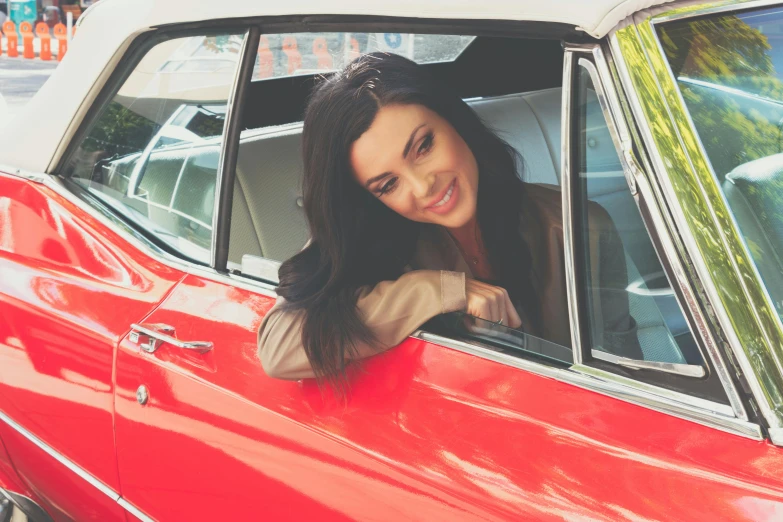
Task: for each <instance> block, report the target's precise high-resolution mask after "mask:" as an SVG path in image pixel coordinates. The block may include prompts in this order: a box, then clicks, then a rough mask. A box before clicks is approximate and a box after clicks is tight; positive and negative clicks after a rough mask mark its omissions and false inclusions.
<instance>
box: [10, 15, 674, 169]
mask: <svg viewBox="0 0 783 522" xmlns="http://www.w3.org/2000/svg"><path fill="white" fill-rule="evenodd" d="M670 1H672V0H589V1H588V0H546V1H541V0H491V1H483V2H482V1H476V0H394V1H390V0H384V1H379V0H330V1H329V2H324V0H288V1H286V2H269V1H259V0H222V1H216V0H188V1H187V2H175V1H173V0H100V1H99V2H97V3H96V4H94V5H93V6H92V7H91V8H90V9H89V10H88V11H86V12H85V14H84V15H82V16H83V21H82V20H80V22H81V23H80V24H79V26H78V29H77V33H76V36H75V37H74V39H73V41H72V42H71V47H70V48H69V50H68V54H67V55H66V56H65V59H64V60H63V62H62V63H61V64H60V65H59V66H58V67H57V70H56V71H55V72H54V73H53V74H52V76H51V77H50V78H49V80H48V81H47V82H46V84H45V85H44V86H43V87H42V88H41V90H40V91H39V92H38V94H36V96H35V97H34V98H33V99H32V100H31V101H30V103H29V104H28V105H27V106H26V107H25V108H24V109H23V110H21V111H19V112H18V113H17V114H16V116H15V117H14V118H13V119H11V120H10V121H9V122H8V123H7V124H6V125H5V126H3V127H2V128H0V166H3V167H10V168H18V169H22V170H25V171H30V172H47V171H48V170H49V169H50V168H53V165H52V162H53V159H54V158H56V157H57V156H58V155H59V153H60V152H61V151H60V150H59V149H60V147H63V146H65V145H66V143H64V140H63V138H64V137H65V134H66V133H67V132H68V130H69V128H70V127H71V125H70V123H71V122H72V121H74V120H75V119H77V120H80V119H81V118H83V116H84V113H85V112H86V110H87V109H88V108H89V107H88V105H89V102H90V101H91V100H92V98H93V97H94V95H95V91H96V90H99V89H100V87H101V86H102V85H103V84H104V83H105V81H106V79H107V77H108V75H109V74H110V73H111V71H112V70H113V69H114V68H115V67H116V65H117V60H118V59H119V58H120V57H121V56H122V52H124V50H125V48H126V47H127V46H128V45H129V44H130V42H131V41H132V40H133V38H134V37H135V36H137V35H139V34H141V33H143V32H146V31H149V30H150V29H151V28H154V27H159V26H162V25H168V24H182V23H188V22H201V21H209V20H218V19H230V18H235V19H236V18H248V17H257V16H281V15H307V14H318V15H344V14H350V15H371V16H389V17H410V18H436V19H461V20H515V21H540V22H554V23H562V24H567V25H572V26H574V27H575V28H578V29H580V30H583V31H585V32H587V33H588V34H590V35H592V36H594V37H596V38H601V37H603V36H605V35H606V34H607V33H608V32H609V31H610V30H611V29H612V28H613V27H615V26H616V25H617V24H618V23H619V22H620V21H621V20H623V19H624V18H626V17H628V16H629V15H631V14H633V13H634V12H636V11H639V10H641V9H645V8H648V7H651V6H655V5H658V4H663V3H667V2H670ZM85 101H87V103H85Z"/></svg>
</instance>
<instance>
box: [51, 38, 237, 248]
mask: <svg viewBox="0 0 783 522" xmlns="http://www.w3.org/2000/svg"><path fill="white" fill-rule="evenodd" d="M243 38H244V36H243V35H231V34H225V35H216V36H193V37H187V38H176V39H172V40H168V41H165V42H162V43H159V44H157V45H155V46H154V47H152V48H151V49H150V50H149V51H148V52H147V53H146V54H145V55H144V57H143V58H142V59H141V60H140V61H139V63H138V64H137V65H136V66H135V67H134V69H133V71H132V72H131V73H130V75H129V76H128V77H127V79H126V80H125V81H124V82H123V84H122V86H121V87H120V88H119V89H118V91H117V92H116V94H114V96H113V97H112V98H111V100H110V101H109V102H108V103H107V104H106V106H105V107H104V108H103V109H102V110H101V111H100V112H99V113H98V114H97V116H96V117H95V119H94V120H93V121H92V122H91V123H90V125H89V128H88V130H87V132H86V134H85V136H84V138H83V139H82V140H81V142H80V143H79V145H78V147H77V148H76V149H75V152H74V153H73V154H72V156H71V157H70V160H69V161H68V162H67V164H66V165H65V169H64V172H63V174H64V176H65V177H67V178H68V179H70V180H71V181H73V182H75V183H77V184H78V185H79V186H80V187H82V188H84V189H86V190H88V191H89V192H90V193H91V194H92V195H93V196H95V197H96V198H98V199H100V200H101V201H102V202H103V203H104V204H106V205H108V206H110V207H111V208H113V209H114V210H115V211H117V212H119V213H120V214H122V215H123V216H124V217H125V218H127V219H128V220H130V221H131V222H133V223H135V224H136V225H137V226H139V227H141V228H142V229H144V230H146V231H147V232H149V233H151V234H152V235H153V236H154V237H155V238H156V239H158V240H159V241H160V242H162V243H163V244H165V245H166V246H168V247H169V248H171V249H173V250H174V251H176V252H178V253H180V254H182V255H185V256H187V257H188V258H190V259H192V260H196V261H199V262H203V263H209V261H210V258H211V242H212V218H213V214H214V200H215V183H216V177H217V172H218V164H219V158H220V149H221V145H222V134H223V126H224V123H225V119H226V118H225V116H226V109H227V104H228V99H229V95H230V92H231V89H232V85H233V82H234V78H235V75H236V68H237V65H238V62H239V50H240V49H241V46H242V41H243Z"/></svg>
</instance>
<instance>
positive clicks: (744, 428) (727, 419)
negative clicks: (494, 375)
mask: <svg viewBox="0 0 783 522" xmlns="http://www.w3.org/2000/svg"><path fill="white" fill-rule="evenodd" d="M411 337H413V338H416V339H421V340H423V341H427V342H431V343H435V344H437V345H440V346H443V347H445V348H451V349H453V350H457V351H460V352H463V353H467V354H469V355H474V356H477V357H481V358H482V359H487V360H490V361H493V362H497V363H501V364H505V365H507V366H512V367H514V368H519V369H520V370H525V371H527V372H530V373H532V374H535V375H539V376H542V377H550V378H553V379H555V380H557V381H559V382H564V383H566V384H571V385H573V386H577V387H579V388H582V389H585V390H589V391H593V392H596V393H600V394H602V395H606V396H608V397H612V398H615V399H619V400H622V401H624V402H628V403H631V404H635V405H637V406H641V407H644V408H648V409H651V410H655V411H657V412H659V413H663V414H667V415H672V416H674V417H678V418H680V419H683V420H687V421H691V422H695V423H697V424H701V425H702V426H706V427H709V428H714V429H718V430H721V431H724V432H727V433H731V434H734V435H739V436H742V437H745V438H748V439H753V440H759V441H760V440H764V435H763V432H762V431H761V427H760V426H759V425H758V424H754V423H752V422H749V421H745V420H742V419H738V418H737V417H735V416H734V415H733V410H732V409H731V407H730V406H727V405H725V404H720V403H716V402H712V401H708V400H706V399H699V398H695V397H692V396H690V395H685V394H682V393H678V392H673V391H670V390H666V389H663V388H658V387H657V386H652V385H649V384H643V383H639V382H637V381H633V380H630V379H625V378H623V377H620V376H615V375H614V374H608V373H607V372H603V371H601V370H596V369H595V368H590V367H587V366H582V365H574V366H571V367H570V368H568V369H561V368H555V367H552V366H547V365H544V364H541V363H538V362H535V361H531V360H528V359H522V358H520V357H514V356H513V355H508V354H505V353H501V352H498V351H496V350H495V349H493V348H490V347H488V346H482V345H480V344H478V343H475V342H470V343H468V342H463V341H458V340H455V339H450V338H448V337H443V336H440V335H437V334H433V333H429V332H426V331H423V330H419V331H416V332H414V333H413V335H412V336H411ZM651 390H654V391H651Z"/></svg>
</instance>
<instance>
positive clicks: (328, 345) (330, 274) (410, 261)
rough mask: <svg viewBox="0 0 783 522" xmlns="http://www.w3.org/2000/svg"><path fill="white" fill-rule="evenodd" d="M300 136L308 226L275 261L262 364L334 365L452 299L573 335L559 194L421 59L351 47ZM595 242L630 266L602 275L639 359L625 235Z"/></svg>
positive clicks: (608, 328)
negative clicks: (293, 250) (305, 237)
mask: <svg viewBox="0 0 783 522" xmlns="http://www.w3.org/2000/svg"><path fill="white" fill-rule="evenodd" d="M302 143H303V145H302V146H303V155H304V181H303V195H304V210H305V214H306V216H307V220H308V223H309V226H310V232H311V241H310V242H309V243H308V245H307V246H306V247H305V248H304V249H303V250H302V251H301V252H300V253H298V254H297V255H295V256H294V257H292V258H291V259H289V260H288V261H286V262H284V263H283V264H282V266H281V267H280V273H279V279H280V285H279V287H278V290H277V293H278V295H279V296H280V298H279V299H278V302H277V304H276V305H275V306H274V307H273V308H272V310H270V312H269V313H268V314H267V315H266V317H265V318H264V320H263V322H262V324H261V327H260V330H259V334H258V345H259V358H260V359H261V362H262V364H263V366H264V369H265V370H266V372H267V374H269V375H270V376H273V377H279V378H284V379H300V378H305V377H317V378H319V379H323V378H327V379H337V378H339V376H340V375H341V374H342V372H343V371H344V368H345V365H346V363H347V362H348V361H350V360H352V359H360V358H363V357H367V356H370V355H372V354H375V353H378V352H380V351H383V350H385V349H387V348H389V347H392V346H395V345H397V344H399V343H400V342H401V341H402V340H404V339H405V338H406V337H407V336H408V335H410V334H411V333H412V332H413V331H415V330H416V329H417V328H418V327H419V326H421V325H422V324H423V323H424V322H426V321H427V320H429V319H431V318H432V317H434V316H436V315H438V314H441V313H445V312H452V311H459V310H461V311H465V312H467V313H468V314H470V315H473V316H476V317H479V318H482V319H485V320H487V321H492V322H495V323H497V324H500V325H506V326H509V327H511V328H519V327H522V328H523V329H524V331H526V332H528V333H531V334H533V335H537V336H540V337H543V338H545V339H547V340H550V341H552V342H555V343H559V344H562V345H566V346H570V337H569V334H568V327H567V326H566V325H567V324H568V310H567V298H566V288H565V274H564V266H565V265H564V261H563V239H562V223H561V221H562V219H561V215H562V214H561V203H560V193H559V192H558V191H557V190H556V189H555V188H554V187H544V186H536V185H529V184H525V183H523V182H522V181H521V179H520V177H519V175H518V170H519V169H520V168H521V160H520V158H519V157H518V154H517V153H516V151H514V149H513V148H511V147H510V146H509V145H508V144H507V143H505V142H504V141H503V140H501V139H500V138H499V137H498V136H496V135H495V134H494V133H493V132H492V131H490V130H489V129H488V128H487V127H486V126H485V125H484V124H483V123H482V121H481V120H480V119H479V118H478V116H477V115H476V114H475V113H474V112H473V110H472V109H471V108H470V107H469V106H468V105H467V104H466V103H465V102H464V101H463V100H462V99H460V98H459V96H457V95H456V94H455V93H453V92H451V91H450V90H449V89H448V88H447V87H445V86H443V85H440V84H439V83H438V82H437V81H436V80H435V78H433V77H432V76H431V75H430V74H429V73H428V72H427V70H426V69H425V68H423V67H421V66H419V65H417V64H416V63H414V62H412V61H410V60H407V59H406V58H403V57H401V56H397V55H393V54H385V53H372V54H368V55H364V56H361V57H359V58H357V59H356V60H355V61H354V62H352V63H351V64H350V65H349V66H348V67H346V68H345V69H344V70H343V71H341V72H340V73H337V74H335V75H333V76H332V77H330V78H328V79H325V80H324V81H323V82H322V83H321V84H320V85H319V86H318V87H317V88H316V90H315V92H314V94H313V95H312V98H311V100H310V102H309V105H308V107H307V110H306V112H305V119H304V130H303V137H302ZM589 213H590V219H591V220H593V219H595V220H598V221H601V222H606V221H608V220H609V218H608V216H606V213H605V212H603V210H602V209H601V208H600V207H598V206H595V207H591V208H590V209H589ZM610 223H611V222H609V224H608V225H607V226H606V227H601V229H605V228H611V224H610ZM601 244H602V245H608V247H611V248H612V249H613V250H614V252H613V253H612V252H607V253H606V255H607V256H614V258H618V259H619V260H620V263H621V265H622V266H621V267H613V268H619V269H621V271H620V272H621V273H620V276H621V277H620V278H619V280H618V281H617V282H616V284H613V283H612V282H611V281H608V280H607V277H606V276H605V274H604V277H603V279H602V280H601V283H602V285H601V286H602V287H604V286H605V287H607V288H610V289H611V288H615V289H617V290H620V292H615V295H614V296H613V297H612V298H611V300H612V302H613V305H612V306H611V310H606V309H605V310H604V314H603V315H604V321H603V323H604V330H605V333H607V332H614V333H616V334H617V335H614V337H613V338H614V339H616V341H617V343H616V344H617V346H620V345H623V346H625V345H627V346H630V351H631V352H632V353H624V355H628V356H632V357H633V356H637V358H641V350H640V349H639V348H638V342H637V341H636V335H635V324H634V322H633V319H632V318H631V317H630V315H629V313H628V302H627V297H625V293H624V291H623V289H624V288H625V286H626V284H627V281H625V280H623V279H625V265H624V256H623V254H622V245H621V244H620V243H619V239H616V233H615V234H613V237H612V238H609V240H608V241H607V240H606V238H604V239H603V240H602V241H601ZM618 248H619V249H618ZM602 249H603V247H602ZM603 251H605V249H603ZM613 273H618V270H614V272H613ZM595 275H596V276H597V277H602V274H595ZM618 297H619V298H618ZM610 337H611V336H610ZM613 344H614V343H613ZM637 351H638V354H637V353H636V352H637Z"/></svg>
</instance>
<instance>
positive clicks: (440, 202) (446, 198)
mask: <svg viewBox="0 0 783 522" xmlns="http://www.w3.org/2000/svg"><path fill="white" fill-rule="evenodd" d="M452 192H454V184H453V183H452V184H451V187H449V191H448V192H446V195H445V196H443V199H441V200H440V201H438V202H437V203H435V204H434V205H432V206H433V207H439V206H441V205H445V204H446V203H448V201H449V200H450V199H451V193H452Z"/></svg>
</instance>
